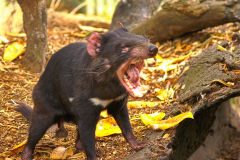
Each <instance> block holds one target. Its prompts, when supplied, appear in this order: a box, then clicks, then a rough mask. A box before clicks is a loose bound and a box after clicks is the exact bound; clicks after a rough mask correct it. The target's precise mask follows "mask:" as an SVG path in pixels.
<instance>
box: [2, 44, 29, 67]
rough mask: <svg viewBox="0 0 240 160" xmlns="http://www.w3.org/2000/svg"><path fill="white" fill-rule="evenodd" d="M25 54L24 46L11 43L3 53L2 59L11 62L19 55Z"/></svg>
mask: <svg viewBox="0 0 240 160" xmlns="http://www.w3.org/2000/svg"><path fill="white" fill-rule="evenodd" d="M24 52H25V46H24V44H23V43H21V42H13V43H12V44H10V45H9V46H8V47H7V48H6V49H5V51H4V55H3V59H4V60H5V61H10V62H11V61H13V60H14V59H15V58H17V57H18V56H19V55H21V54H22V53H24Z"/></svg>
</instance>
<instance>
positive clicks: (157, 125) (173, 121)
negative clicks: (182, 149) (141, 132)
mask: <svg viewBox="0 0 240 160" xmlns="http://www.w3.org/2000/svg"><path fill="white" fill-rule="evenodd" d="M186 118H192V119H193V115H192V112H185V113H182V114H179V115H177V116H175V117H172V118H169V119H167V120H162V121H154V122H153V123H151V124H149V125H148V126H150V127H151V128H152V129H154V130H159V129H161V130H165V129H168V128H171V127H174V126H176V125H177V124H179V123H180V122H182V121H183V120H184V119H186Z"/></svg>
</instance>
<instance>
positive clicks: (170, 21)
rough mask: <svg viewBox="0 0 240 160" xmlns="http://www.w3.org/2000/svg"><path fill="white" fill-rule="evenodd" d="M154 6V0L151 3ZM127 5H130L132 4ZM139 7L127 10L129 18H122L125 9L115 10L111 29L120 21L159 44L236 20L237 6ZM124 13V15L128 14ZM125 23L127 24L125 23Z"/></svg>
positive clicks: (180, 1) (179, 2)
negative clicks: (152, 8)
mask: <svg viewBox="0 0 240 160" xmlns="http://www.w3.org/2000/svg"><path fill="white" fill-rule="evenodd" d="M121 3H123V2H120V4H121ZM129 3H130V2H129ZM155 3H156V0H155V1H154V4H155ZM120 4H119V5H120ZM130 4H131V5H134V3H130ZM149 4H151V3H149ZM151 5H152V4H151ZM121 6H123V4H121ZM126 6H127V4H126ZM136 7H138V6H136ZM136 7H135V8H136ZM141 7H142V8H143V9H142V10H144V12H143V11H142V10H141V9H138V10H137V9H135V8H134V7H131V8H134V10H133V12H134V14H135V15H136V16H134V15H132V14H130V13H129V16H126V15H124V14H125V10H126V9H127V7H117V9H116V11H115V14H114V16H113V21H112V24H111V29H113V28H115V27H116V25H115V23H116V21H120V22H121V20H122V21H123V22H122V23H123V24H124V25H125V26H126V27H127V28H128V29H129V30H130V31H131V32H133V33H136V34H141V35H147V36H148V37H149V38H150V39H151V41H153V42H156V41H159V42H162V41H165V40H169V39H173V38H176V37H179V36H182V35H184V34H186V33H189V32H195V31H198V30H201V29H204V28H207V27H213V26H217V25H221V24H225V23H228V22H235V21H240V12H239V11H240V3H239V1H233V0H229V1H213V0H206V1H185V0H176V1H162V3H161V4H160V3H159V7H158V9H156V10H155V11H153V10H150V9H148V7H147V5H145V7H144V6H141ZM130 11H132V10H130ZM137 11H138V12H137ZM151 11H152V12H151ZM126 12H127V13H128V12H129V11H126ZM142 12H143V13H142ZM137 15H138V16H137ZM145 15H146V16H145ZM139 17H141V19H140V18H139ZM124 19H125V20H124ZM129 19H130V20H129ZM126 20H129V21H130V22H126Z"/></svg>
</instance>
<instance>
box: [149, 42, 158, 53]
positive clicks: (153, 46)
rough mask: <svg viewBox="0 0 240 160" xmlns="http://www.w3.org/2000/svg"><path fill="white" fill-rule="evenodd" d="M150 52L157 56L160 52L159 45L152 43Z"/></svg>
mask: <svg viewBox="0 0 240 160" xmlns="http://www.w3.org/2000/svg"><path fill="white" fill-rule="evenodd" d="M149 53H150V55H151V56H155V55H156V54H157V53H158V47H157V46H155V45H153V44H152V45H150V46H149Z"/></svg>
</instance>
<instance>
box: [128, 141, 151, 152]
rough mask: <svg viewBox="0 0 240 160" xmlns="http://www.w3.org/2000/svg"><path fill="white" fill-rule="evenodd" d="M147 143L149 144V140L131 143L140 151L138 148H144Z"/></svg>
mask: <svg viewBox="0 0 240 160" xmlns="http://www.w3.org/2000/svg"><path fill="white" fill-rule="evenodd" d="M147 144H148V143H147V142H137V141H136V142H135V143H134V144H130V145H131V147H132V148H133V149H134V150H136V151H138V150H141V149H143V148H144V147H145V146H146V145H147Z"/></svg>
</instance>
